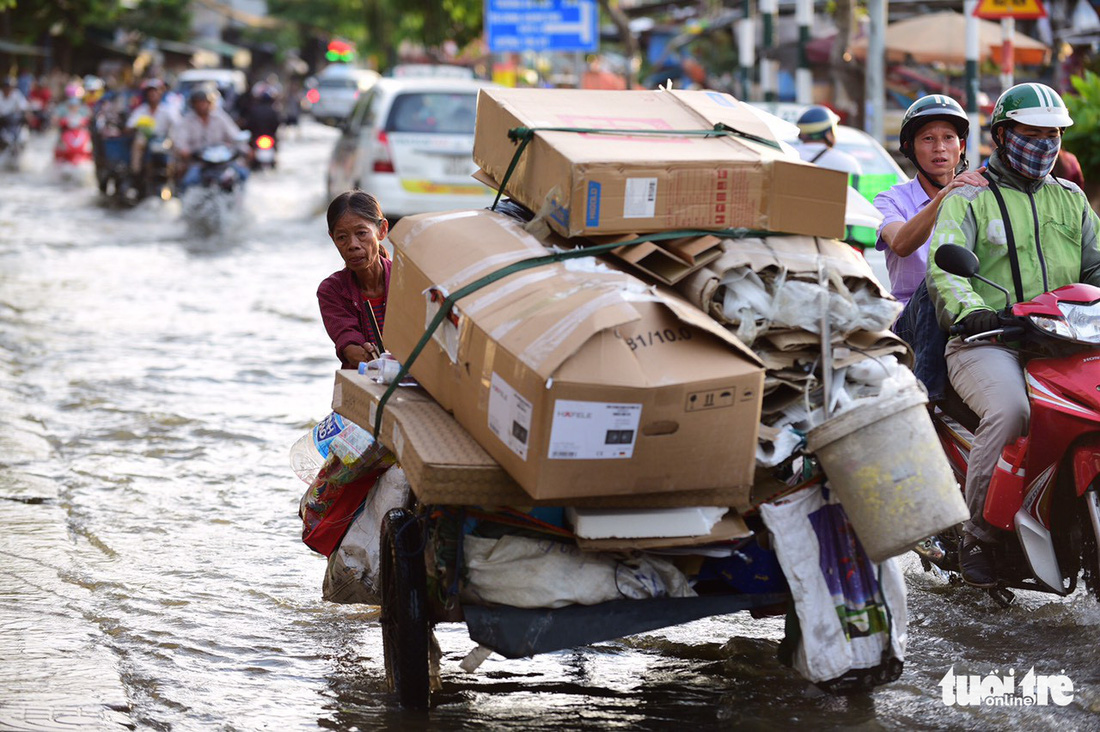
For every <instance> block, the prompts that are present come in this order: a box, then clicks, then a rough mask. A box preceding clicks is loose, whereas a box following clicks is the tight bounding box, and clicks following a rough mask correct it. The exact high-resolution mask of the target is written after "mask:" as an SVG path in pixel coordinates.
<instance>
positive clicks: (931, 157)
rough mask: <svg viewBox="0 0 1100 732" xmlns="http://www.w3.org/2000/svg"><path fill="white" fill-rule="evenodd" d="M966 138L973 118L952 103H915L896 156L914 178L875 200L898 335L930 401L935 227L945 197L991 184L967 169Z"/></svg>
mask: <svg viewBox="0 0 1100 732" xmlns="http://www.w3.org/2000/svg"><path fill="white" fill-rule="evenodd" d="M969 132H970V119H969V117H967V116H966V112H964V111H963V108H962V106H961V105H960V104H959V103H958V102H957V101H955V100H954V99H952V98H951V97H948V96H944V95H942V94H932V95H928V96H924V97H921V98H920V99H918V100H917V101H915V102H913V103H912V104H911V105H909V109H907V110H906V111H905V116H903V117H902V120H901V132H900V133H899V135H898V149H899V151H900V152H901V154H902V155H904V156H905V157H906V158H908V159H909V161H910V162H911V163H913V166H914V167H915V168H916V169H917V175H916V177H914V178H913V179H912V180H910V181H906V182H904V183H898V184H897V185H895V186H893V187H891V188H890V189H889V190H886V191H883V192H882V193H880V194H878V195H877V196H875V201H874V205H875V208H877V209H878V210H879V212H881V213H882V215H883V219H882V223H881V224H880V225H879V229H878V240H877V241H876V242H875V248H876V249H878V250H879V251H881V252H886V269H887V271H888V272H889V275H890V292H891V293H892V294H893V296H894V297H896V298H897V299H898V300H899V301H900V302H901V303H902V304H903V305H905V306H906V307H905V309H904V310H903V311H902V313H901V315H900V316H899V317H898V320H897V322H896V323H895V324H894V327H893V330H894V332H895V333H897V334H898V336H899V337H901V338H902V339H903V340H904V341H906V342H907V343H909V344H910V345H911V346H912V347H913V351H914V353H915V355H916V363H915V366H914V369H913V371H914V372H915V373H916V375H917V378H919V379H920V380H921V382H922V383H924V385H925V387H926V388H927V389H928V393H929V398H930V399H933V400H934V399H938V398H941V397H942V396H943V392H944V390H945V386H946V385H945V384H944V383H943V382H944V376H943V374H944V373H945V371H946V367H945V366H944V363H943V349H944V346H945V345H946V335H945V334H944V333H943V332H942V331H941V330H940V328H939V325H938V324H937V322H936V313H935V309H934V308H933V307H932V305H931V303H930V302H929V300H928V290H927V288H926V287H924V276H925V275H926V274H927V273H928V249H929V246H930V244H931V239H932V227H933V226H934V225H935V223H936V214H937V213H938V212H939V208H940V204H941V203H943V199H944V197H945V196H946V195H947V194H948V193H949V192H951V191H953V190H954V189H956V188H959V187H960V186H964V185H975V186H984V185H986V180H985V178H983V177H982V175H981V171H980V170H979V171H967V170H966V137H967V135H968V134H969ZM982 170H984V168H983V169H982Z"/></svg>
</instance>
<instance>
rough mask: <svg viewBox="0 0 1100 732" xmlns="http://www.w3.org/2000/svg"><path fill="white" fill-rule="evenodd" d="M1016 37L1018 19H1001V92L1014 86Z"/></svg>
mask: <svg viewBox="0 0 1100 732" xmlns="http://www.w3.org/2000/svg"><path fill="white" fill-rule="evenodd" d="M1015 35H1016V19H1015V18H1001V42H1002V43H1001V91H1004V90H1005V89H1008V88H1009V87H1010V86H1012V84H1013V80H1012V79H1013V76H1014V75H1015V65H1016V64H1015V61H1016V59H1015V53H1013V50H1012V41H1013V38H1014V37H1015Z"/></svg>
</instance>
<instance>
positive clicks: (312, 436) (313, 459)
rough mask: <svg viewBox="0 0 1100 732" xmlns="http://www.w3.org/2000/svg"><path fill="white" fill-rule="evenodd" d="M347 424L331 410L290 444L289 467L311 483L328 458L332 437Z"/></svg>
mask: <svg viewBox="0 0 1100 732" xmlns="http://www.w3.org/2000/svg"><path fill="white" fill-rule="evenodd" d="M347 425H348V422H347V421H345V420H344V418H343V417H341V416H340V415H339V414H337V413H336V412H332V413H331V414H329V415H328V416H327V417H325V418H324V419H322V420H321V421H320V422H318V423H317V426H316V427H314V428H313V429H311V430H310V431H309V432H307V433H305V434H304V435H302V436H301V437H299V438H298V441H297V442H295V443H294V444H293V445H291V446H290V467H291V469H292V470H293V471H294V472H295V474H296V475H297V476H298V477H299V478H301V479H302V480H303V481H305V482H306V483H309V484H312V483H313V480H314V479H315V478H316V477H317V473H318V471H320V470H321V466H322V465H324V464H325V460H327V459H328V453H329V445H330V443H331V442H332V439H333V438H334V437H336V435H338V434H340V432H341V431H342V430H343V429H344V428H345V427H346V426H347Z"/></svg>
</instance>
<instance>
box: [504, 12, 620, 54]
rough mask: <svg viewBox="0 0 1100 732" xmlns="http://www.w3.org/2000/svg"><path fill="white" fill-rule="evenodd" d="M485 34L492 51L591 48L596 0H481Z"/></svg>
mask: <svg viewBox="0 0 1100 732" xmlns="http://www.w3.org/2000/svg"><path fill="white" fill-rule="evenodd" d="M485 35H486V36H487V40H488V43H489V50H490V51H491V52H493V53H507V52H510V51H595V50H596V49H597V48H598V47H599V11H598V10H597V8H596V0H485Z"/></svg>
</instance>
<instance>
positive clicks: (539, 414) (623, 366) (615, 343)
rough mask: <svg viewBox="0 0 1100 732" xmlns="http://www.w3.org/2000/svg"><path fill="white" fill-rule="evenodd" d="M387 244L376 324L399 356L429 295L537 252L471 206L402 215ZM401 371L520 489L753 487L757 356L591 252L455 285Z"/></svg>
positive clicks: (435, 299) (405, 353)
mask: <svg viewBox="0 0 1100 732" xmlns="http://www.w3.org/2000/svg"><path fill="white" fill-rule="evenodd" d="M390 241H392V242H393V244H394V267H393V273H392V275H391V279H390V293H389V309H388V310H387V317H386V326H385V333H384V336H385V340H386V345H387V346H388V348H389V349H390V351H391V352H392V353H393V354H394V355H395V356H396V357H397V358H398V360H400V361H402V362H404V361H406V360H407V359H408V357H409V355H410V354H411V353H412V351H413V350H414V348H416V346H417V344H418V342H420V341H421V340H422V336H423V334H424V332H425V325H426V323H427V322H429V321H430V320H431V319H432V318H433V317H434V316H435V313H436V312H437V311H438V308H439V304H438V303H439V300H440V298H441V296H444V295H445V294H447V293H453V292H456V291H458V290H459V289H461V288H463V287H464V286H466V285H469V284H470V283H473V282H475V281H477V280H479V279H480V278H482V277H484V276H485V275H488V274H490V273H494V272H497V271H498V270H500V269H501V268H502V267H504V266H506V265H509V264H514V263H516V262H519V261H522V260H525V259H531V258H534V257H539V256H543V255H545V254H547V253H548V252H547V250H546V249H545V248H544V247H543V245H542V244H541V243H540V242H539V240H537V239H535V238H534V237H532V236H531V235H530V234H528V233H526V232H525V231H524V230H523V229H522V228H521V227H520V226H519V225H518V224H517V223H516V222H515V221H514V220H512V219H509V218H508V217H505V216H502V215H500V214H495V213H492V212H490V211H486V210H481V211H465V212H450V213H444V214H423V215H418V216H408V217H405V218H404V219H402V220H401V222H400V223H398V225H397V226H395V227H394V229H393V230H392V232H391V233H390ZM410 370H411V373H412V375H413V376H415V377H416V379H417V380H418V381H419V382H420V383H421V384H422V385H423V386H424V388H426V389H427V390H428V392H429V393H430V394H431V395H432V396H433V397H434V398H435V399H436V400H437V401H438V402H439V403H440V404H441V405H442V406H443V407H444V408H445V409H448V410H449V411H452V412H453V413H454V415H455V418H456V419H457V420H458V422H459V423H460V424H461V425H462V426H463V427H465V428H466V429H467V430H468V431H469V432H470V434H471V435H473V437H474V439H475V440H477V442H478V444H480V445H481V446H482V447H484V448H485V450H486V451H487V452H488V453H489V454H490V455H492V456H493V457H494V458H495V459H496V460H497V461H498V462H499V463H500V464H501V466H502V467H504V469H505V470H506V471H508V473H509V474H510V475H511V476H512V477H513V478H515V479H516V481H517V482H518V483H519V484H520V485H521V486H523V488H524V489H525V490H526V491H527V493H528V494H529V495H530V496H531V497H532V498H537V499H572V498H577V497H581V496H609V495H624V494H644V493H661V492H669V491H689V490H704V489H714V488H718V489H725V488H737V487H747V486H750V485H751V483H752V473H753V466H754V460H755V458H754V456H755V450H756V429H757V424H758V422H759V416H760V399H761V389H762V386H763V377H764V372H763V368H762V366H761V364H760V362H759V360H758V359H757V358H756V356H755V355H754V354H753V353H752V352H751V351H750V350H749V349H748V348H746V347H745V346H744V344H742V343H741V342H740V341H738V340H737V339H736V338H735V337H734V336H733V335H731V334H730V333H729V332H728V331H726V330H725V329H724V328H722V327H721V326H719V325H718V324H717V323H715V322H714V321H713V320H711V319H710V318H708V317H706V316H705V315H704V314H703V313H701V312H700V311H699V310H698V309H696V308H693V307H691V306H690V305H689V304H687V303H686V302H684V301H683V300H682V299H679V298H678V297H677V296H676V295H675V294H674V293H672V292H671V291H661V290H659V289H658V288H656V287H652V286H646V285H645V284H644V283H641V282H640V281H639V280H637V279H636V278H634V277H632V276H630V275H628V274H626V273H623V272H617V271H614V270H611V269H609V268H607V267H605V266H603V265H601V264H599V263H598V262H595V261H593V260H592V259H591V258H586V259H584V260H573V261H571V262H568V263H560V262H559V263H554V264H549V265H543V266H539V267H536V268H532V269H527V270H523V271H519V272H515V273H513V274H511V275H508V276H506V277H503V278H502V279H499V280H497V281H495V282H493V283H492V284H490V285H488V286H486V287H484V288H482V289H480V290H477V291H476V292H473V293H471V294H468V295H467V296H466V297H464V298H463V299H462V300H460V301H459V303H458V306H457V307H456V308H455V309H454V310H453V311H452V312H451V313H450V314H449V316H448V317H446V318H444V319H443V321H442V325H441V326H440V328H439V329H438V330H437V331H436V332H435V333H434V334H433V335H432V336H431V338H430V339H429V340H428V341H427V342H426V345H425V346H424V347H423V350H422V351H421V352H420V354H419V356H418V358H417V359H416V360H415V362H413V363H411V364H410Z"/></svg>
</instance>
